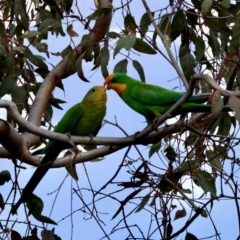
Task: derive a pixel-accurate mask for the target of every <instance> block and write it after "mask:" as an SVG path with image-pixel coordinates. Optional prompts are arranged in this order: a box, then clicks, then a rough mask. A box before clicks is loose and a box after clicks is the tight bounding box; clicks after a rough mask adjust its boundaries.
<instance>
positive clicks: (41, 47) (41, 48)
mask: <svg viewBox="0 0 240 240" xmlns="http://www.w3.org/2000/svg"><path fill="white" fill-rule="evenodd" d="M35 47H36V49H37V50H38V51H39V52H44V53H47V52H48V45H47V44H46V43H36V44H35Z"/></svg>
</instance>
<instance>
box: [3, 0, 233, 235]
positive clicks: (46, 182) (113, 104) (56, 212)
mask: <svg viewBox="0 0 240 240" xmlns="http://www.w3.org/2000/svg"><path fill="white" fill-rule="evenodd" d="M149 4H151V5H150V6H151V7H152V8H153V9H154V10H156V9H160V8H162V7H163V6H162V5H161V4H159V3H156V2H150V3H149ZM120 5H121V2H120V1H114V7H119V6H120ZM130 6H131V11H132V13H133V15H134V17H135V20H136V22H137V23H139V22H140V18H141V16H142V14H143V13H144V12H145V11H144V8H143V7H142V5H141V4H140V1H139V2H137V1H133V3H131V5H130ZM79 7H80V8H81V12H82V13H83V15H84V16H87V15H89V14H90V13H91V12H92V10H93V9H95V7H94V4H93V1H80V2H79ZM136 9H137V11H136ZM79 26H80V25H78V27H79ZM121 29H123V19H122V12H121V11H118V12H117V13H115V15H114V17H113V20H112V24H111V31H116V32H120V31H121ZM74 30H75V31H77V32H78V33H79V35H80V37H79V39H80V38H81V37H82V34H87V31H86V30H83V29H82V28H81V30H80V29H79V28H74ZM149 34H150V35H151V33H149ZM50 39H51V40H50V41H47V43H48V44H49V51H50V52H60V51H61V50H62V49H63V48H64V47H66V46H67V45H68V44H69V42H68V40H66V39H65V38H64V39H61V38H56V37H51V38H50ZM74 40H75V42H76V43H78V38H75V39H74ZM158 44H159V47H160V48H161V50H162V51H163V52H165V49H164V47H163V45H162V44H161V43H160V42H158ZM113 46H114V44H113ZM176 49H178V46H176ZM173 51H174V47H173ZM122 52H123V53H125V50H123V51H122ZM174 52H175V51H174ZM176 52H178V51H176ZM131 57H132V59H136V60H138V61H139V62H140V63H141V64H142V66H143V67H144V71H145V76H146V81H147V83H151V84H156V85H160V86H162V87H166V88H168V89H175V88H176V87H177V89H176V90H178V91H184V88H183V87H182V86H181V82H180V80H179V79H178V76H177V73H176V71H175V70H174V69H173V67H171V66H170V65H169V63H168V62H167V61H166V60H165V59H164V58H163V57H162V56H161V55H159V54H157V55H155V56H152V55H146V54H136V55H131ZM123 58H124V56H123V55H121V54H118V55H117V56H116V58H115V59H114V60H113V52H111V58H110V61H109V65H108V70H109V72H110V73H111V72H112V71H113V68H114V66H115V64H116V63H117V62H118V61H120V60H122V59H123ZM59 60H60V58H57V57H54V56H51V59H49V60H48V61H49V62H51V63H52V64H53V65H54V64H57V63H58V61H59ZM91 68H92V63H84V65H83V69H84V74H85V76H86V77H87V78H88V79H89V80H90V83H85V82H83V81H81V80H80V79H79V78H78V76H77V74H74V75H73V76H71V77H69V78H68V79H65V80H63V84H64V88H65V92H63V91H61V90H60V89H58V88H56V89H55V90H54V92H53V93H54V96H55V97H58V98H62V99H63V100H65V101H66V102H67V103H66V104H64V105H62V107H63V108H64V111H61V110H58V109H54V115H53V120H52V122H53V124H56V123H57V122H58V121H59V120H60V119H61V117H62V116H63V114H64V113H65V111H66V110H67V109H68V108H69V107H71V106H72V105H73V104H75V103H77V102H79V101H81V100H82V98H83V96H84V95H85V93H86V92H87V91H88V90H89V89H90V88H91V87H92V86H94V85H102V84H103V81H104V79H103V77H102V75H101V72H100V70H97V71H95V72H90V70H91ZM128 75H130V76H131V77H133V78H136V79H139V76H138V73H137V72H136V71H135V69H134V68H133V67H132V64H131V63H130V62H129V66H128ZM107 95H108V102H107V115H106V117H105V119H106V120H108V121H110V122H115V118H116V119H117V122H118V124H119V125H120V126H121V127H122V128H123V129H124V130H125V131H126V132H127V133H128V134H133V133H135V132H137V131H141V130H142V129H143V128H145V126H146V123H145V119H144V118H143V117H142V116H141V115H139V114H138V113H136V112H134V111H133V110H131V109H130V108H129V107H128V106H127V105H125V103H124V102H123V101H122V100H121V99H120V98H119V97H118V95H117V94H116V93H115V92H114V91H108V92H107ZM98 136H106V137H107V136H111V137H112V136H114V137H117V136H119V137H120V136H124V134H123V133H122V132H121V131H120V130H119V129H118V128H117V127H114V126H112V125H110V124H105V125H104V127H103V128H102V129H101V131H100V132H99V134H98ZM139 149H140V150H141V153H142V154H143V156H144V158H145V159H148V152H149V149H148V147H147V146H139ZM125 152H126V149H123V150H120V151H118V152H117V153H114V154H111V155H109V156H107V157H106V158H105V159H104V160H103V161H101V162H94V163H92V162H88V163H85V167H86V171H87V174H88V177H89V178H90V180H91V185H92V186H93V189H94V190H96V191H97V190H99V189H100V188H101V187H102V186H103V185H104V184H105V183H106V182H107V181H108V179H110V178H111V177H112V175H113V174H114V173H115V171H116V170H117V169H118V167H119V164H120V163H121V161H122V158H123V156H124V154H125ZM128 156H129V157H130V158H132V159H137V158H139V156H138V154H137V152H136V150H134V148H132V150H131V152H130V153H129V155H128ZM161 156H162V155H161ZM150 162H151V163H152V164H156V165H161V160H160V159H159V157H158V156H157V155H156V154H155V155H154V156H153V157H152V158H151V159H150ZM138 164H140V161H139V162H138ZM138 164H136V166H138ZM26 167H27V169H26V170H22V171H21V173H20V176H19V178H18V180H19V184H20V186H21V187H22V188H23V187H24V186H25V184H26V183H27V182H28V180H29V178H30V177H31V175H32V173H33V172H34V170H35V168H33V167H31V166H27V165H26ZM2 169H8V170H9V171H11V172H12V173H13V169H14V168H13V164H12V163H11V161H4V168H2ZM127 170H128V168H123V169H122V170H121V172H120V174H119V176H118V177H117V179H116V182H117V181H130V177H131V175H130V174H128V173H127ZM77 172H78V176H79V181H78V182H77V183H76V182H75V181H74V180H72V179H71V177H69V176H68V177H67V178H66V179H65V177H66V175H67V173H66V170H65V169H64V168H61V169H52V170H50V171H49V172H48V173H47V174H46V176H45V177H44V179H43V180H42V182H41V183H40V184H39V186H38V187H37V189H36V190H35V191H34V193H35V194H37V195H38V196H40V197H41V198H42V199H44V202H45V206H44V212H43V214H44V215H48V214H49V212H50V210H51V208H52V204H53V202H54V198H55V196H56V192H54V191H55V190H56V189H58V188H59V186H60V185H61V184H62V183H63V185H62V187H61V189H60V191H59V195H58V196H57V199H56V202H55V205H54V209H53V213H52V215H51V218H52V219H53V220H54V221H56V222H58V221H60V222H59V226H57V227H55V233H56V234H57V235H59V236H60V237H61V238H62V239H70V235H71V231H73V239H100V238H101V237H103V232H102V231H101V229H100V228H99V226H98V225H97V223H96V221H94V220H93V219H88V218H89V215H87V214H85V213H84V212H83V209H82V210H80V211H78V212H76V213H74V214H73V216H72V217H73V219H72V221H73V229H71V227H70V226H71V225H70V223H71V218H70V217H66V216H68V214H70V213H71V212H72V211H75V210H76V209H79V208H82V207H83V204H82V202H81V201H80V200H79V198H78V197H77V196H76V195H75V194H73V195H72V188H73V187H74V188H81V189H82V190H81V194H82V195H83V198H84V200H85V201H86V202H87V203H90V202H91V201H92V194H91V192H90V191H89V190H87V189H89V188H90V186H89V182H88V178H87V176H86V172H85V169H84V167H83V165H82V164H78V165H77ZM10 184H11V183H10V182H9V183H8V184H6V185H4V186H3V187H2V191H1V192H2V194H3V196H4V197H5V198H6V196H7V193H8V192H9V188H10ZM84 189H85V190H84ZM118 189H119V187H118V186H117V185H114V184H112V185H110V186H109V187H108V188H107V189H104V190H103V191H102V192H103V193H104V194H109V193H111V192H113V191H116V190H118ZM195 189H197V187H195ZM131 191H132V189H131V190H130V191H129V190H125V191H123V192H120V193H118V194H116V195H115V196H116V197H118V199H121V200H123V199H124V198H125V197H126V196H127V195H128V194H129V193H130V192H131ZM196 191H197V192H198V193H199V191H200V190H196ZM53 192H54V193H53ZM49 193H52V194H49ZM145 193H146V194H147V193H148V191H147V190H146V191H145ZM229 195H230V193H229ZM141 196H143V194H142V195H141ZM207 196H208V197H209V195H207ZM100 197H101V195H100V196H98V198H100ZM139 202H140V200H138V201H137V200H134V201H132V202H130V203H129V204H128V205H127V206H126V212H128V211H131V210H132V209H133V207H134V204H139ZM174 204H176V205H177V207H178V209H181V205H180V204H179V202H178V201H175V202H174ZM96 206H97V209H98V211H99V216H100V218H101V219H102V220H103V222H104V223H105V224H106V226H104V229H105V231H106V232H107V233H109V231H110V230H111V229H112V227H113V226H114V225H116V224H117V222H118V221H119V220H120V219H121V218H122V215H121V213H120V214H119V216H118V217H117V218H116V219H114V220H112V221H111V218H112V216H113V214H114V213H115V211H116V210H117V209H118V207H119V203H118V202H116V201H114V200H111V199H109V198H105V199H102V200H101V201H97V202H96ZM184 206H185V207H186V209H187V217H185V218H183V219H179V220H176V221H175V222H173V227H174V232H175V231H176V230H178V228H180V227H181V226H182V225H184V224H185V222H186V221H187V218H188V217H189V214H190V211H189V208H188V207H187V206H186V204H184ZM6 209H10V206H7V207H6ZM5 212H6V211H5ZM5 212H4V213H5ZM174 212H175V211H173V213H172V219H173V218H174ZM6 214H7V213H6ZM234 214H235V209H234V205H232V204H231V205H230V203H228V202H226V203H224V202H222V201H220V202H217V201H215V202H214V206H213V209H212V212H211V216H212V218H213V219H214V221H215V223H216V226H217V228H218V230H219V231H221V232H222V235H221V238H222V239H229V238H228V237H229V233H232V234H233V236H236V235H237V226H236V225H235V224H234V222H233V221H232V220H233V219H235V218H236V216H235V215H234ZM3 216H4V215H2V218H3V219H4V217H3ZM24 216H25V215H24V212H23V207H22V206H21V207H20V208H19V210H18V220H19V221H22V220H25V218H24ZM16 218H17V217H16V216H14V217H13V218H12V219H16ZM63 218H64V220H61V219H63ZM86 219H88V220H86ZM129 219H130V223H132V224H138V225H139V226H141V229H142V231H143V232H147V230H148V227H149V225H148V224H149V221H150V215H149V214H147V213H146V212H145V211H141V212H139V213H133V214H132V216H131V217H130V218H129ZM30 220H31V222H32V223H36V221H35V220H34V219H33V217H31V216H30ZM159 221H160V222H161V220H159ZM37 224H38V225H39V226H41V224H39V223H37ZM153 224H155V223H153ZM200 225H201V227H200ZM14 229H15V230H17V231H19V232H21V234H24V231H25V225H24V224H16V225H15V226H14ZM48 229H52V226H48ZM188 231H189V232H192V233H194V234H195V235H196V236H198V237H199V238H200V237H207V236H209V235H214V234H215V233H214V229H213V227H212V225H211V221H210V218H207V219H205V218H202V217H200V218H199V219H198V220H197V221H195V222H194V223H193V224H192V225H191V226H190V227H189V228H188ZM133 232H135V233H137V229H135V230H133ZM138 233H139V232H138ZM184 235H185V233H184V234H183V236H184ZM138 236H140V235H139V234H138ZM183 236H182V237H183ZM126 237H127V234H126V231H123V230H122V231H116V232H115V233H114V234H113V235H112V236H110V239H125V238H126ZM152 238H153V239H158V235H157V234H155V235H153V236H152ZM179 239H180V238H179Z"/></svg>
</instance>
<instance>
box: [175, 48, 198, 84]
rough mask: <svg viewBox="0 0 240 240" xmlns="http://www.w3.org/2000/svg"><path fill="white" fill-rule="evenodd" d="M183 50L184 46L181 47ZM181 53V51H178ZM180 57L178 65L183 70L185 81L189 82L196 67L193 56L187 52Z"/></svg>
mask: <svg viewBox="0 0 240 240" xmlns="http://www.w3.org/2000/svg"><path fill="white" fill-rule="evenodd" d="M183 48H184V46H183ZM180 51H181V49H180ZM179 55H180V64H181V67H182V70H183V73H184V75H185V77H186V79H187V80H188V81H189V80H190V78H191V76H192V75H193V74H194V68H195V66H196V63H195V59H194V57H193V55H192V54H191V53H189V52H187V53H186V54H185V55H183V56H181V54H179Z"/></svg>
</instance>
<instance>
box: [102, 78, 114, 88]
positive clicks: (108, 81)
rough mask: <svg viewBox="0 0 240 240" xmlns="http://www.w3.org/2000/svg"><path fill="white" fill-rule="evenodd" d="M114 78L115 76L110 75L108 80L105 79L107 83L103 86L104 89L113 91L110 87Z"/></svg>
mask: <svg viewBox="0 0 240 240" xmlns="http://www.w3.org/2000/svg"><path fill="white" fill-rule="evenodd" d="M112 78H113V74H111V75H109V76H108V77H107V78H106V79H105V82H104V84H103V86H104V87H106V89H107V90H109V89H111V87H110V81H111V80H112Z"/></svg>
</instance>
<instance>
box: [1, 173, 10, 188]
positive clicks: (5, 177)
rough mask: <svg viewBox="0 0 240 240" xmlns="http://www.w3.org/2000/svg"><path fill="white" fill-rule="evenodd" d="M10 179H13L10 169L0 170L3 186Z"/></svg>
mask: <svg viewBox="0 0 240 240" xmlns="http://www.w3.org/2000/svg"><path fill="white" fill-rule="evenodd" d="M10 180H11V174H10V172H9V171H7V170H4V171H1V172H0V185H1V186H2V185H3V184H5V183H6V182H8V181H10Z"/></svg>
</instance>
